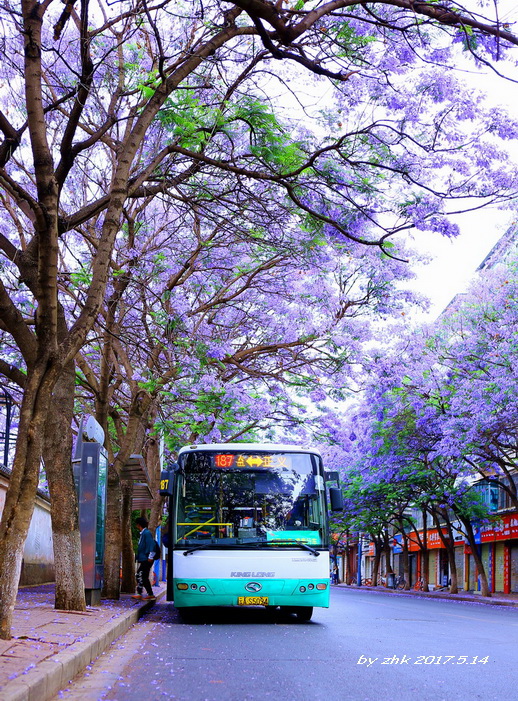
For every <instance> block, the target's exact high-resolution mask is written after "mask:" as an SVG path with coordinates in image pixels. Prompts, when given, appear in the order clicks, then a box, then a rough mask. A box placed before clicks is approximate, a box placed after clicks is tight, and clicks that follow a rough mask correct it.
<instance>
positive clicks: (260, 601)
mask: <svg viewBox="0 0 518 701" xmlns="http://www.w3.org/2000/svg"><path fill="white" fill-rule="evenodd" d="M237 605H238V606H268V597H267V596H238V597H237Z"/></svg>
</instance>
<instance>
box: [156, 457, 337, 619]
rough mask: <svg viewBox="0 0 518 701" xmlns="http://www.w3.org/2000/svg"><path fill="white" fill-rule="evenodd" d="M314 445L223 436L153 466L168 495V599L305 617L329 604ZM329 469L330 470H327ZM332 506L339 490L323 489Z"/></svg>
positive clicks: (181, 605)
mask: <svg viewBox="0 0 518 701" xmlns="http://www.w3.org/2000/svg"><path fill="white" fill-rule="evenodd" d="M333 475H334V476H335V477H336V473H328V474H327V475H326V473H325V472H324V466H323V464H322V458H321V456H320V454H319V452H318V451H317V450H313V449H305V448H297V447H295V446H290V445H279V444H271V445H270V444H256V443H253V444H252V443H224V444H213V445H191V446H189V447H185V448H182V449H181V450H180V451H179V454H178V463H177V464H175V466H174V469H173V470H171V471H169V472H165V473H162V482H161V493H162V494H166V495H168V496H169V524H170V531H169V542H170V548H169V550H168V582H167V598H168V600H170V601H174V604H175V607H176V608H178V609H179V610H180V613H184V614H185V613H188V612H189V611H192V609H193V607H202V606H229V605H230V606H265V607H272V608H276V609H284V610H286V611H291V612H294V613H296V614H297V617H298V618H299V619H300V620H304V621H308V620H309V619H310V618H311V615H312V613H313V607H314V606H322V607H328V606H329V535H328V510H327V509H328V507H327V495H326V477H327V478H328V477H329V476H331V477H333ZM335 477H334V478H335ZM329 492H330V497H331V502H332V503H331V508H332V510H340V509H341V508H342V506H341V493H340V490H339V489H338V488H336V487H332V488H331V489H330V490H329Z"/></svg>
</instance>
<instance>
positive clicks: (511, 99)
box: [411, 0, 518, 321]
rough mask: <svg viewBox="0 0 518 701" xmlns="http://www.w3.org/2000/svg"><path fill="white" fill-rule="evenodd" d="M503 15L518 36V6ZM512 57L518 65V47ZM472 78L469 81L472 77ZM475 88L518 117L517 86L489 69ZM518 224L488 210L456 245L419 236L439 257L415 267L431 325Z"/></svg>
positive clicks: (465, 221)
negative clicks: (429, 303)
mask: <svg viewBox="0 0 518 701" xmlns="http://www.w3.org/2000/svg"><path fill="white" fill-rule="evenodd" d="M486 10H487V15H488V16H490V15H491V14H492V12H493V11H492V10H491V7H490V6H489V5H488V6H487V8H486ZM498 12H499V17H500V20H501V21H505V22H509V23H510V25H511V26H510V30H511V31H512V32H513V33H515V34H516V33H518V0H498ZM512 53H513V54H514V56H513V58H514V60H515V62H517V63H518V57H517V54H518V47H515V48H514V50H513V52H512ZM497 68H498V69H499V72H501V73H502V74H503V75H506V76H512V78H513V79H514V80H516V81H517V82H518V69H517V67H516V65H514V66H513V65H512V64H511V63H510V62H502V63H499V64H497ZM470 72H471V70H470ZM466 77H467V79H468V80H469V76H468V75H466ZM473 82H474V87H475V88H476V89H479V90H482V91H484V92H486V93H487V95H488V99H489V100H490V102H492V103H494V104H495V105H503V106H505V107H507V109H508V110H509V112H510V113H511V114H516V112H517V110H516V104H517V97H518V84H517V83H515V82H511V81H506V80H505V79H503V78H500V77H498V76H496V75H495V74H494V73H493V72H492V71H490V70H489V69H486V70H485V71H484V75H480V74H478V75H475V74H474V75H473ZM517 118H518V117H517ZM510 149H511V152H512V153H514V154H516V156H515V157H516V161H517V162H518V143H516V144H515V145H514V146H513V145H510ZM517 218H518V215H517V213H516V212H514V213H513V212H512V211H510V210H509V211H503V210H498V209H495V208H487V209H485V210H480V211H477V212H474V213H469V214H464V215H462V216H461V217H458V218H456V219H455V221H456V222H457V223H458V225H459V227H460V229H461V234H460V236H458V237H457V238H456V239H453V240H449V239H445V238H444V237H442V236H440V235H437V234H428V233H425V232H416V233H415V242H414V245H415V246H416V248H418V250H420V251H422V252H423V253H428V254H429V255H431V256H433V261H432V262H431V263H429V264H428V265H421V266H415V268H414V270H415V272H416V274H417V276H418V277H417V279H416V281H415V282H413V283H412V284H411V287H412V289H416V290H419V291H420V292H422V293H423V294H425V295H426V296H427V297H429V298H430V300H431V303H432V304H431V307H430V310H429V312H428V313H427V314H426V315H425V320H427V321H432V320H433V319H434V318H435V317H437V316H438V314H439V313H440V312H441V311H442V310H443V309H444V308H445V307H446V305H447V304H448V303H449V302H450V301H451V299H452V298H453V297H454V296H455V295H456V294H457V293H459V292H462V291H463V290H464V289H466V287H467V285H468V284H469V282H470V280H471V279H472V277H473V275H474V273H475V271H476V269H477V267H478V266H479V265H480V263H481V262H482V261H483V260H484V258H485V257H486V256H487V254H488V253H489V252H490V250H491V249H492V248H493V246H494V245H495V244H496V242H497V241H498V239H499V238H500V236H502V234H504V233H505V232H506V231H507V229H508V228H509V227H510V226H511V224H512V223H513V221H515V220H516V219H517Z"/></svg>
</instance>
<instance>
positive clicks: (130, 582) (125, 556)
mask: <svg viewBox="0 0 518 701" xmlns="http://www.w3.org/2000/svg"><path fill="white" fill-rule="evenodd" d="M121 493H122V523H121V528H122V579H121V591H122V592H124V593H125V594H133V592H134V591H135V588H136V586H137V580H136V577H135V553H134V552H133V542H132V538H131V514H132V511H133V510H132V501H133V482H132V481H131V480H122V481H121Z"/></svg>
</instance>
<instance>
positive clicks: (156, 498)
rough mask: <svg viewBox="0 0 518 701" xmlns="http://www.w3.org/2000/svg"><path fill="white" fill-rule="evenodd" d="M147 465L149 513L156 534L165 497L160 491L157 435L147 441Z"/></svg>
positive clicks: (151, 527) (150, 522) (151, 528)
mask: <svg viewBox="0 0 518 701" xmlns="http://www.w3.org/2000/svg"><path fill="white" fill-rule="evenodd" d="M145 455H146V465H147V469H148V475H149V488H150V490H151V495H152V499H153V501H152V503H151V513H150V515H149V528H150V530H151V532H152V533H153V534H154V533H155V529H156V527H157V526H159V525H160V517H161V515H162V507H163V503H164V498H163V497H161V496H160V495H159V493H158V488H159V485H160V468H161V465H160V442H159V439H158V438H157V437H156V436H151V437H150V438H149V439H148V440H147V441H146V452H145Z"/></svg>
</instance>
